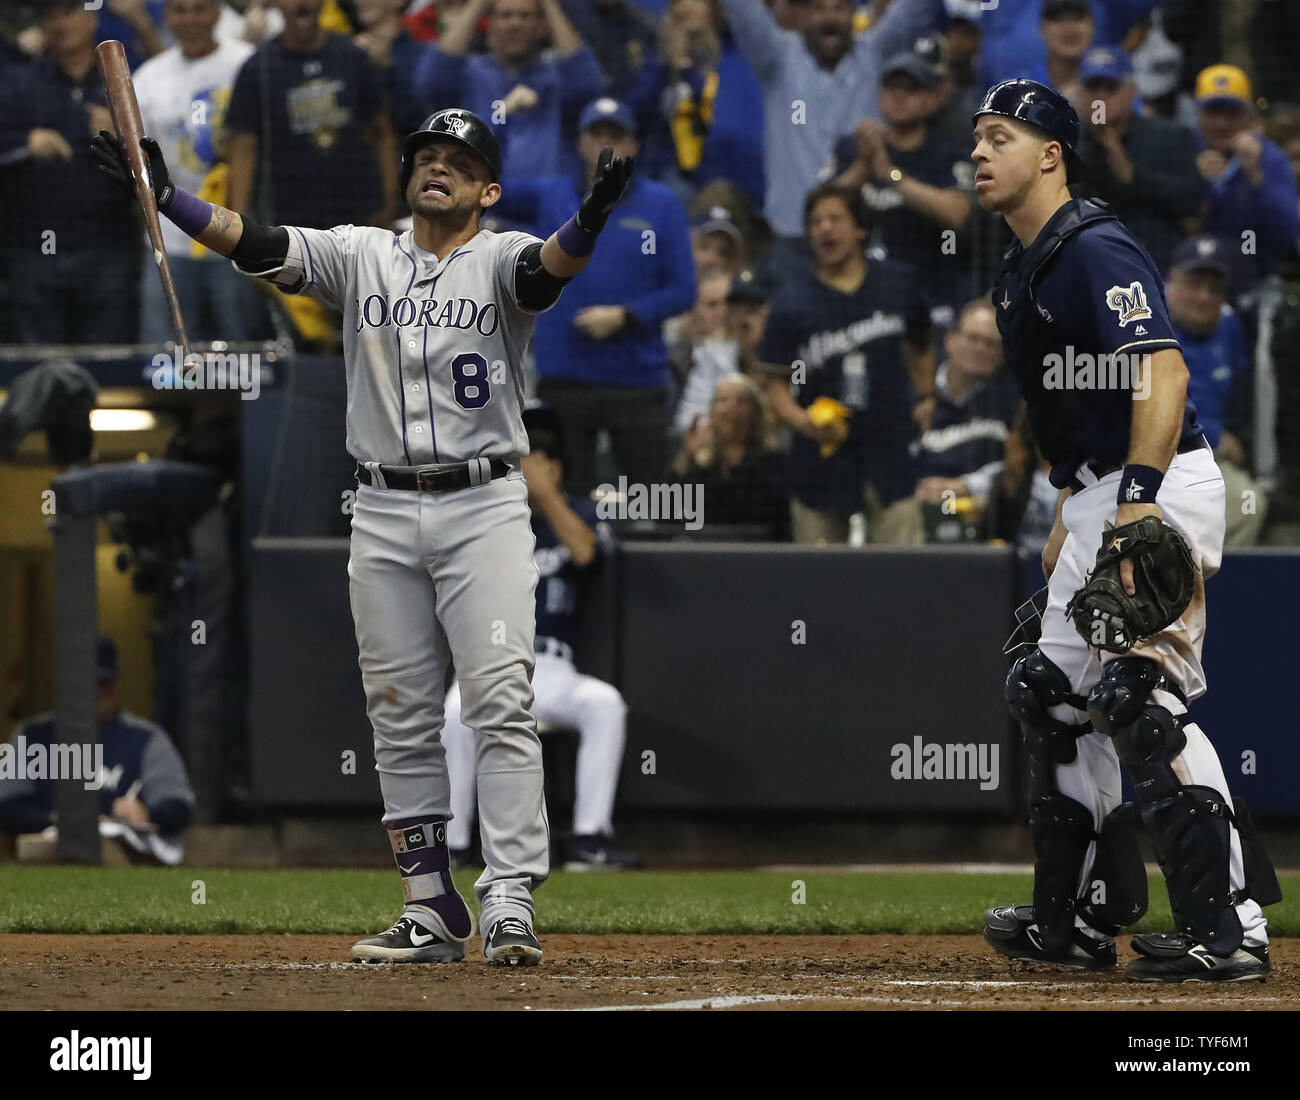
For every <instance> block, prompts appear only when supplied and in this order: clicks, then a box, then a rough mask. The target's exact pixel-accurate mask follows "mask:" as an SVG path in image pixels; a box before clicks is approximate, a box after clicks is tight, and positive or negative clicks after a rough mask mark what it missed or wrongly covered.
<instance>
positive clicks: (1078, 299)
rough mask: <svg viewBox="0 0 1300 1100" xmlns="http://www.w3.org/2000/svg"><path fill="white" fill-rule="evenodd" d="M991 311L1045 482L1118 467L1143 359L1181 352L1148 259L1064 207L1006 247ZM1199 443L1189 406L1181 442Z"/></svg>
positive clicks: (1107, 228)
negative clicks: (1090, 465) (1045, 470)
mask: <svg viewBox="0 0 1300 1100" xmlns="http://www.w3.org/2000/svg"><path fill="white" fill-rule="evenodd" d="M993 304H994V306H996V307H997V314H998V331H999V332H1000V333H1001V334H1002V347H1003V353H1004V356H1005V358H1006V362H1007V365H1008V367H1009V368H1010V369H1011V371H1012V373H1013V374H1014V375H1015V377H1016V381H1017V382H1018V383H1019V386H1020V392H1021V394H1022V395H1023V396H1024V399H1025V403H1026V405H1027V406H1028V410H1029V423H1030V427H1031V428H1032V430H1033V433H1034V439H1035V441H1036V442H1037V444H1038V448H1039V450H1040V451H1041V452H1042V454H1043V456H1044V457H1045V458H1046V459H1047V460H1048V461H1049V462H1050V463H1051V464H1052V472H1051V479H1052V484H1053V485H1055V486H1056V487H1057V488H1058V489H1062V488H1065V487H1066V486H1067V485H1069V483H1070V480H1071V478H1072V477H1073V476H1074V473H1075V471H1076V470H1077V469H1078V468H1079V467H1080V466H1081V465H1083V464H1084V463H1085V462H1089V461H1096V462H1100V463H1104V464H1106V465H1122V464H1123V463H1124V461H1125V459H1126V458H1127V457H1128V446H1129V429H1130V425H1131V422H1132V415H1133V406H1132V402H1133V400H1134V395H1135V392H1136V393H1141V392H1142V390H1143V388H1144V386H1149V385H1150V375H1149V364H1150V360H1149V358H1147V357H1149V356H1151V355H1153V354H1154V353H1155V352H1158V351H1160V350H1162V349H1164V348H1177V347H1179V343H1178V338H1177V336H1176V335H1175V332H1174V328H1173V324H1172V322H1171V321H1170V319H1169V307H1168V305H1167V304H1166V302H1165V288H1164V281H1163V280H1162V278H1161V276H1160V273H1159V269H1158V268H1157V267H1156V265H1155V262H1154V261H1153V260H1152V259H1151V256H1150V254H1149V253H1148V252H1147V250H1146V249H1145V248H1143V247H1142V245H1141V244H1139V243H1138V241H1137V240H1135V239H1134V237H1133V236H1132V234H1130V233H1129V231H1128V230H1127V229H1126V228H1125V227H1124V225H1123V224H1122V223H1121V222H1120V221H1119V220H1118V219H1117V218H1116V217H1115V214H1114V212H1113V211H1112V210H1111V209H1110V207H1109V206H1108V205H1107V204H1106V203H1104V202H1102V201H1101V200H1099V199H1073V200H1071V201H1070V202H1068V203H1066V204H1065V205H1064V206H1062V207H1061V209H1060V210H1058V211H1057V212H1056V213H1055V214H1053V215H1052V217H1051V219H1050V220H1049V221H1048V222H1047V224H1046V225H1045V226H1044V227H1043V229H1042V231H1041V232H1040V233H1039V234H1038V236H1037V237H1036V238H1035V239H1034V241H1033V243H1032V244H1030V245H1029V247H1028V248H1026V247H1024V246H1023V245H1021V244H1020V242H1018V241H1017V242H1016V243H1015V244H1014V245H1012V247H1011V249H1010V250H1009V251H1008V252H1007V253H1006V255H1005V256H1004V257H1003V264H1002V271H1001V274H1000V275H999V277H998V283H997V287H996V289H995V290H994V292H993ZM1200 434H1201V428H1200V425H1199V424H1198V423H1197V422H1196V407H1195V406H1194V405H1193V404H1192V402H1191V401H1190V400H1189V401H1188V402H1187V406H1186V409H1185V411H1184V414H1183V430H1182V436H1181V438H1180V440H1179V443H1180V445H1181V444H1182V443H1189V442H1191V441H1192V440H1194V439H1195V438H1196V437H1197V436H1199V435H1200Z"/></svg>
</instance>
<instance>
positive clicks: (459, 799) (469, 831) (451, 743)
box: [442, 683, 478, 848]
mask: <svg viewBox="0 0 1300 1100" xmlns="http://www.w3.org/2000/svg"><path fill="white" fill-rule="evenodd" d="M443 709H444V711H445V717H444V719H443V727H442V745H443V748H444V749H446V750H447V778H448V781H449V782H450V785H451V819H450V820H449V821H448V822H447V847H449V848H468V847H469V846H470V841H471V840H472V838H473V828H474V817H475V812H476V805H477V802H478V777H477V776H476V775H475V772H474V731H473V730H471V729H470V728H469V727H468V726H467V725H465V723H464V722H462V721H461V717H460V684H459V683H456V684H452V685H451V688H450V689H449V690H448V692H447V701H446V703H445V704H444V708H443Z"/></svg>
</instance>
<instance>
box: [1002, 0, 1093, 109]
mask: <svg viewBox="0 0 1300 1100" xmlns="http://www.w3.org/2000/svg"><path fill="white" fill-rule="evenodd" d="M1038 33H1039V35H1040V36H1041V38H1042V46H1041V47H1040V48H1039V50H1037V51H1035V52H1036V53H1037V56H1036V57H1034V58H1033V60H1032V61H1031V60H1030V59H1028V58H1026V59H1025V61H1024V63H1023V64H1022V66H1021V68H1020V70H1019V71H1018V72H1017V73H1016V75H1017V76H1027V77H1029V78H1030V79H1031V80H1037V81H1039V82H1040V83H1043V84H1046V85H1047V86H1048V87H1051V88H1055V89H1056V90H1057V91H1058V92H1060V93H1061V95H1063V96H1065V98H1066V99H1068V100H1070V102H1071V103H1073V104H1074V106H1075V109H1076V110H1078V111H1079V116H1080V117H1083V113H1084V112H1083V111H1082V110H1081V108H1082V107H1083V106H1084V102H1083V95H1084V93H1083V81H1082V79H1081V78H1080V75H1079V74H1080V71H1081V69H1082V67H1083V58H1084V55H1085V54H1086V53H1087V52H1088V50H1089V49H1090V48H1091V46H1092V44H1093V42H1094V41H1095V39H1096V36H1097V23H1096V20H1095V19H1093V14H1092V5H1091V4H1090V3H1089V2H1088V0H1043V7H1042V16H1041V18H1040V19H1039V21H1038Z"/></svg>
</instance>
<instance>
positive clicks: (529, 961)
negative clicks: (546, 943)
mask: <svg viewBox="0 0 1300 1100" xmlns="http://www.w3.org/2000/svg"><path fill="white" fill-rule="evenodd" d="M483 957H484V958H485V959H487V961H488V962H490V963H492V964H493V965H495V966H536V965H537V964H538V963H539V962H541V961H542V945H541V944H540V943H538V942H537V937H536V936H535V935H533V930H532V928H530V927H529V924H528V922H527V921H526V920H524V919H523V918H522V917H502V918H501V919H500V920H499V921H497V922H496V923H495V924H494V925H492V929H491V931H490V932H488V935H487V939H486V940H485V941H484V943H483Z"/></svg>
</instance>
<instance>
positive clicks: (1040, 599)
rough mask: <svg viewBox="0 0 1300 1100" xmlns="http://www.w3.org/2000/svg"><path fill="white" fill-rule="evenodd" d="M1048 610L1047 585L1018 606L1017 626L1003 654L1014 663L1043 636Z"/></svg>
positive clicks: (1007, 641)
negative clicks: (1044, 620) (1044, 621)
mask: <svg viewBox="0 0 1300 1100" xmlns="http://www.w3.org/2000/svg"><path fill="white" fill-rule="evenodd" d="M1046 612H1047V586H1046V585H1044V586H1043V587H1042V588H1040V589H1039V590H1038V591H1037V592H1035V593H1034V594H1033V595H1032V596H1030V597H1029V599H1027V600H1026V601H1025V602H1024V603H1022V604H1021V605H1020V606H1019V607H1017V608H1016V628H1015V630H1013V631H1012V632H1011V637H1009V638H1008V639H1007V640H1006V643H1005V644H1004V645H1003V646H1002V653H1003V655H1004V656H1005V657H1006V658H1007V659H1008V660H1009V661H1010V662H1011V663H1012V664H1015V663H1016V661H1018V660H1019V659H1020V658H1021V657H1023V656H1024V655H1025V654H1026V653H1028V652H1029V651H1030V650H1031V649H1033V648H1034V647H1035V646H1036V645H1038V639H1039V638H1041V637H1042V636H1043V615H1044V614H1046Z"/></svg>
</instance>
